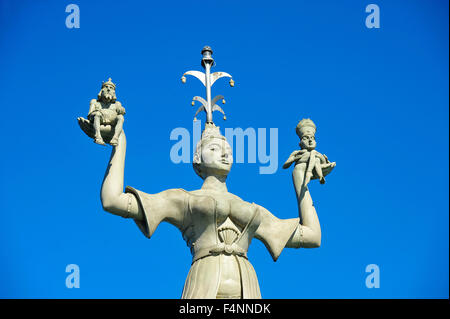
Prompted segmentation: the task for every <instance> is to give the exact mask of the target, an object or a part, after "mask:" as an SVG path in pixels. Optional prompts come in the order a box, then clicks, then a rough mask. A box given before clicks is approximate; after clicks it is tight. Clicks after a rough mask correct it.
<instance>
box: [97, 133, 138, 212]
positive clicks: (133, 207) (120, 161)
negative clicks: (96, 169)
mask: <svg viewBox="0 0 450 319" xmlns="http://www.w3.org/2000/svg"><path fill="white" fill-rule="evenodd" d="M126 149H127V140H126V137H125V132H124V131H122V132H121V133H120V136H119V142H118V144H117V146H115V147H113V150H112V152H111V158H110V160H109V164H108V167H107V168H106V173H105V177H104V179H103V184H102V189H101V193H100V197H101V201H102V206H103V209H104V210H106V211H107V212H110V213H112V214H115V215H119V216H122V217H126V218H134V219H138V220H142V219H143V218H144V217H143V216H144V214H143V212H142V209H141V208H140V206H139V204H138V202H137V200H136V197H135V196H134V195H133V194H131V193H124V188H123V177H124V170H125V153H126Z"/></svg>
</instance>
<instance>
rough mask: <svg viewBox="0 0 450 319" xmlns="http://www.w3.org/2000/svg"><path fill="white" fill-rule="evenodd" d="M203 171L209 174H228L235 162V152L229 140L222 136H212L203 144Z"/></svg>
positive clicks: (206, 174)
mask: <svg viewBox="0 0 450 319" xmlns="http://www.w3.org/2000/svg"><path fill="white" fill-rule="evenodd" d="M201 157H202V159H201V171H202V172H203V173H204V174H203V175H204V176H205V177H207V176H209V175H216V176H227V175H228V173H229V172H230V170H231V165H232V164H233V153H232V150H231V147H230V145H229V144H228V142H227V141H226V140H224V139H221V138H217V137H215V138H211V139H209V140H208V141H207V142H204V143H203V144H202V150H201Z"/></svg>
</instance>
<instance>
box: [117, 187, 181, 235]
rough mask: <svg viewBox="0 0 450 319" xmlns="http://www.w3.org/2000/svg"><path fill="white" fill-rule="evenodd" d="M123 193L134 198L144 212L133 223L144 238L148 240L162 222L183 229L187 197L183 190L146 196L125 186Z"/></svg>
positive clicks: (169, 190) (171, 190)
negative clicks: (140, 217) (141, 217)
mask: <svg viewBox="0 0 450 319" xmlns="http://www.w3.org/2000/svg"><path fill="white" fill-rule="evenodd" d="M125 192H126V193H131V194H133V195H134V196H135V197H136V199H137V201H138V204H139V206H140V207H141V209H142V211H143V212H144V218H143V219H142V220H138V219H135V220H134V221H135V223H136V225H137V226H138V227H139V229H140V230H141V231H142V233H143V234H144V235H145V236H146V237H148V238H150V237H151V236H152V235H153V233H154V232H155V230H156V228H157V227H158V225H159V224H160V223H161V222H162V221H166V222H169V223H170V224H172V225H174V226H176V227H177V228H178V229H183V227H184V226H183V223H184V219H185V218H184V216H185V214H186V208H187V196H188V193H187V192H186V191H185V190H183V189H168V190H165V191H163V192H161V193H158V194H147V193H144V192H141V191H139V190H137V189H134V188H133V187H130V186H127V187H126V190H125Z"/></svg>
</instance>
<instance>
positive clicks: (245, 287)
mask: <svg viewBox="0 0 450 319" xmlns="http://www.w3.org/2000/svg"><path fill="white" fill-rule="evenodd" d="M126 191H127V192H128V193H132V194H134V195H135V196H136V198H137V200H138V203H139V205H140V206H141V208H142V210H143V212H144V214H145V219H144V220H135V222H136V224H137V226H138V227H139V229H140V230H141V231H142V233H143V234H144V235H145V236H146V237H148V238H150V237H151V236H152V235H153V233H154V231H155V230H156V228H157V226H158V225H159V224H160V223H161V222H162V221H167V222H170V223H171V224H173V225H175V226H176V227H177V228H178V229H179V230H180V231H181V232H182V235H183V238H184V240H185V241H186V243H187V245H188V246H189V247H190V250H191V253H192V257H193V259H192V265H191V269H190V270H189V274H188V276H187V279H186V282H185V284H184V289H183V293H182V298H183V299H215V298H216V296H217V291H218V288H219V283H220V282H219V281H220V273H221V265H222V262H221V258H223V254H227V255H233V256H234V257H235V258H236V260H237V262H238V265H239V270H240V280H241V287H242V296H241V297H242V298H244V299H259V298H261V293H260V289H259V284H258V279H257V276H256V273H255V270H254V269H253V266H252V265H251V264H250V262H249V261H248V259H247V255H246V253H247V250H248V247H249V245H250V243H251V240H252V238H253V237H256V238H258V239H260V240H261V241H262V242H263V243H264V245H265V246H266V247H267V249H268V250H269V252H270V254H271V256H272V258H273V260H274V261H276V260H277V259H278V257H279V256H280V254H281V251H282V250H283V248H284V247H285V246H286V243H287V242H288V240H289V239H290V237H291V235H292V234H293V233H294V232H295V230H296V229H297V227H299V218H292V219H285V220H281V219H278V218H276V217H275V216H273V215H272V214H271V213H269V212H268V211H267V210H264V209H261V208H260V206H258V205H255V204H249V203H245V202H244V201H242V200H240V199H236V201H240V203H239V204H241V203H245V204H246V205H241V206H239V207H242V209H246V210H248V222H247V224H246V225H245V227H244V228H243V229H242V231H241V233H240V235H239V237H238V238H237V240H235V241H234V242H233V244H232V245H225V244H224V243H223V242H221V240H220V239H219V236H218V230H217V229H218V225H217V219H218V214H220V209H218V208H217V201H216V199H215V198H214V197H212V196H209V195H197V194H192V193H189V192H187V191H185V190H183V189H171V190H167V191H164V192H161V193H158V194H146V193H144V192H141V191H138V190H135V189H134V188H132V187H127V188H126ZM233 200H234V199H233ZM230 207H232V206H231V204H230ZM175 210H176V211H175ZM178 210H180V211H178ZM246 213H247V212H246ZM219 217H220V216H219Z"/></svg>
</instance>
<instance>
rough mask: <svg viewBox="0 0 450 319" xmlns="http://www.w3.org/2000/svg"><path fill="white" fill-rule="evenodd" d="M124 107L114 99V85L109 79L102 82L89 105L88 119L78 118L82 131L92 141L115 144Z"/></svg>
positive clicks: (121, 123) (120, 129) (101, 143)
mask: <svg viewBox="0 0 450 319" xmlns="http://www.w3.org/2000/svg"><path fill="white" fill-rule="evenodd" d="M124 114H125V108H124V107H123V106H122V104H121V103H120V102H119V101H117V100H116V85H115V84H114V83H113V82H112V81H111V78H109V79H108V81H107V82H103V84H102V88H101V90H100V92H99V93H98V95H97V99H92V100H91V103H90V107H89V113H88V116H87V117H88V119H87V120H86V119H84V118H78V123H79V124H80V126H81V128H82V129H83V131H84V132H85V133H86V134H87V135H88V136H90V137H92V138H94V142H95V143H97V144H100V145H105V144H106V143H105V139H106V141H107V142H108V143H109V144H111V145H113V146H116V145H117V143H118V139H119V135H120V133H121V132H122V127H123V122H124Z"/></svg>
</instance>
